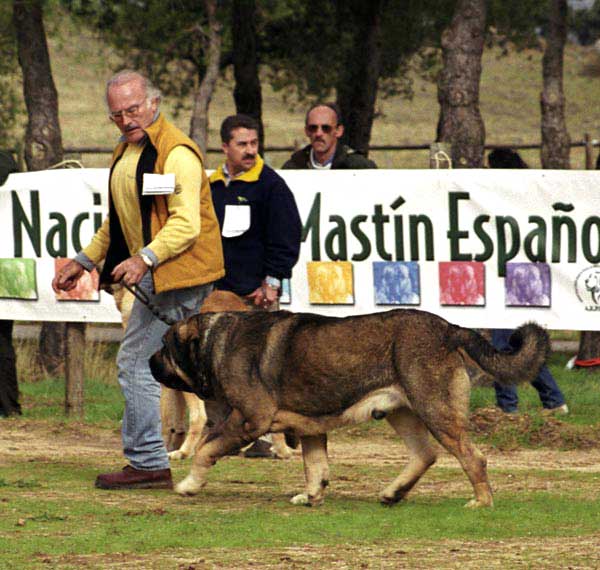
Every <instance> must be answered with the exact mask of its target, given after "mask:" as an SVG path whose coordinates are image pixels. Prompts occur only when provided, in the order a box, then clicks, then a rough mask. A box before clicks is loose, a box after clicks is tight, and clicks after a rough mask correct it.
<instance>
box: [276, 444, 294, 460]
mask: <svg viewBox="0 0 600 570" xmlns="http://www.w3.org/2000/svg"><path fill="white" fill-rule="evenodd" d="M271 450H272V451H273V453H274V454H275V458H276V459H290V458H291V457H292V455H293V453H292V450H291V449H288V448H286V449H279V448H277V447H275V446H272V447H271Z"/></svg>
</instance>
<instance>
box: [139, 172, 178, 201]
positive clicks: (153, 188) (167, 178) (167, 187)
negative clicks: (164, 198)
mask: <svg viewBox="0 0 600 570" xmlns="http://www.w3.org/2000/svg"><path fill="white" fill-rule="evenodd" d="M142 183H143V184H142V195H143V196H156V195H157V194H173V192H174V191H175V174H174V173H172V172H171V173H169V174H151V173H144V178H143V180H142Z"/></svg>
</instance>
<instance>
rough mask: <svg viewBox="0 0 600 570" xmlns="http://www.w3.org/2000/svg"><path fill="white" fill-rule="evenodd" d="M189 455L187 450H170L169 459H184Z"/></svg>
mask: <svg viewBox="0 0 600 570" xmlns="http://www.w3.org/2000/svg"><path fill="white" fill-rule="evenodd" d="M187 457H188V454H187V453H186V452H185V451H181V449H176V450H175V451H169V459H170V460H171V461H181V460H182V459H187Z"/></svg>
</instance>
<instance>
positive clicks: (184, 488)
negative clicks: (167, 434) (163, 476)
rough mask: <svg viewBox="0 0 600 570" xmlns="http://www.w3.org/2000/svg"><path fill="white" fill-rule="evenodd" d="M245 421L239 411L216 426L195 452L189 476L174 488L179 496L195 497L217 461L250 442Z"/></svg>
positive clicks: (233, 411) (235, 411) (232, 413)
mask: <svg viewBox="0 0 600 570" xmlns="http://www.w3.org/2000/svg"><path fill="white" fill-rule="evenodd" d="M244 423H245V419H244V416H242V414H241V412H240V411H239V410H232V412H231V413H230V414H229V416H228V417H227V418H226V419H225V420H224V421H223V422H222V423H221V424H219V425H218V426H216V427H215V428H214V429H213V430H211V432H210V433H209V434H208V436H207V437H206V440H205V441H204V442H202V445H200V446H199V447H198V449H197V450H196V455H195V456H194V459H193V461H192V468H191V469H190V473H189V475H188V476H187V477H186V478H185V479H184V480H183V481H181V483H179V484H178V485H176V486H175V492H177V493H179V494H180V495H196V494H197V493H199V492H200V489H202V487H204V485H206V473H207V472H208V470H209V469H210V468H211V467H212V466H213V465H214V464H215V463H216V462H217V460H218V459H219V458H221V457H223V456H224V455H227V454H228V453H229V452H231V451H234V450H236V449H239V448H240V447H243V446H244V445H247V444H248V443H250V441H252V440H251V439H248V434H247V433H246V432H245V431H244Z"/></svg>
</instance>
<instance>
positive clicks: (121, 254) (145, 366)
mask: <svg viewBox="0 0 600 570" xmlns="http://www.w3.org/2000/svg"><path fill="white" fill-rule="evenodd" d="M160 99H161V95H160V91H159V90H158V89H157V88H156V87H154V86H153V85H152V83H151V82H150V81H149V80H148V79H147V78H146V77H144V76H143V75H141V74H139V73H137V72H135V71H129V70H124V71H121V72H119V73H117V74H116V75H115V76H113V77H112V78H111V79H110V80H109V81H108V83H107V85H106V103H107V106H108V116H109V119H110V120H111V121H112V122H113V123H114V124H115V126H116V127H117V128H118V129H119V131H120V132H121V138H120V140H119V144H118V145H117V147H116V148H115V150H114V153H113V159H112V165H111V169H110V179H109V214H108V217H107V218H106V219H105V220H104V223H103V224H102V226H101V227H100V229H99V230H98V231H97V232H96V234H95V235H94V237H93V238H92V241H91V243H90V245H88V246H87V247H86V248H85V249H84V250H83V251H81V252H80V253H79V254H78V255H77V256H76V257H75V258H74V259H73V260H71V261H70V262H69V263H67V264H66V265H65V266H64V267H63V268H62V269H61V270H60V271H59V272H58V274H57V275H56V277H55V278H54V280H53V281H52V287H53V288H54V290H55V291H57V292H58V291H61V290H63V291H69V290H72V289H74V288H75V287H76V286H77V281H78V280H79V278H80V277H81V276H82V275H83V272H84V270H88V271H91V270H92V269H93V268H94V267H95V266H96V265H98V264H99V263H101V262H102V261H103V262H104V265H103V269H102V272H101V275H100V282H101V284H102V285H104V286H108V285H109V284H111V283H118V282H120V281H123V282H124V283H125V284H127V285H130V286H132V285H135V286H137V287H138V288H139V289H141V290H142V291H144V293H145V294H146V295H147V296H148V298H149V299H150V302H151V304H152V305H153V307H154V308H155V309H156V310H157V315H160V316H161V317H162V318H167V319H168V318H170V319H173V320H180V319H183V318H185V317H188V316H190V315H193V314H195V313H197V312H198V311H199V310H200V307H201V305H202V302H203V301H204V299H205V297H206V296H207V295H208V294H209V293H210V292H211V290H212V288H213V283H214V282H215V281H216V280H217V279H219V278H221V277H223V275H224V267H223V253H222V248H221V239H220V236H219V225H218V222H217V218H216V216H215V211H214V208H213V204H212V199H211V195H210V186H209V183H208V177H207V176H206V173H205V172H204V168H203V165H202V163H203V157H202V153H201V152H200V149H199V148H198V146H197V145H196V143H194V142H193V141H192V140H191V139H190V138H189V137H188V136H186V135H185V134H184V133H183V132H181V131H180V130H179V129H178V128H176V127H175V126H174V125H172V124H171V123H169V122H168V121H167V120H166V119H165V118H164V116H163V115H162V114H161V113H160V112H159V105H160ZM149 175H152V176H149ZM167 329H168V325H167V324H165V323H164V322H163V321H162V320H160V319H159V318H158V316H156V315H155V314H153V312H152V311H151V310H150V309H149V308H148V307H147V306H146V305H144V304H143V303H141V302H140V301H139V300H137V299H136V301H135V303H134V305H133V308H132V310H131V316H130V318H129V322H128V325H127V329H126V330H125V335H124V338H123V341H122V343H121V346H120V348H119V353H118V355H117V366H118V377H119V384H120V385H121V389H122V391H123V395H124V398H125V412H124V415H123V426H122V439H123V449H124V454H125V457H126V458H127V460H128V463H129V464H128V465H127V466H126V467H125V468H124V469H123V470H122V471H118V472H116V473H105V474H102V475H99V476H98V477H97V478H96V487H99V488H102V489H133V488H138V489H139V488H171V487H172V480H171V470H170V469H169V459H168V456H167V450H166V448H165V445H164V442H163V439H162V435H161V424H160V411H159V400H160V385H159V384H158V382H156V381H155V380H154V378H153V376H152V373H151V372H150V366H149V362H148V361H149V358H150V356H152V354H154V353H155V352H156V351H157V350H158V349H159V348H160V346H161V342H162V337H163V335H164V333H165V332H166V331H167Z"/></svg>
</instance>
